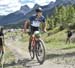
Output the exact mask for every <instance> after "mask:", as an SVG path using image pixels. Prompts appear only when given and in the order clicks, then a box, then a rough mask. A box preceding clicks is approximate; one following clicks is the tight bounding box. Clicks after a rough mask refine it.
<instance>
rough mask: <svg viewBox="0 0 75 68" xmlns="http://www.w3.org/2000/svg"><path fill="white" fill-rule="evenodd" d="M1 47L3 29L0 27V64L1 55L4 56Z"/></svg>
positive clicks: (2, 43)
mask: <svg viewBox="0 0 75 68" xmlns="http://www.w3.org/2000/svg"><path fill="white" fill-rule="evenodd" d="M3 45H4V34H3V27H0V54H1V56H0V62H1V60H2V57H3V54H4V49H3Z"/></svg>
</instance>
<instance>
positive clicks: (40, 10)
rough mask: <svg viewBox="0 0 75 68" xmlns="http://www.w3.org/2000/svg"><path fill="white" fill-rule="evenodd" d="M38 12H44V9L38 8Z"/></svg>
mask: <svg viewBox="0 0 75 68" xmlns="http://www.w3.org/2000/svg"><path fill="white" fill-rule="evenodd" d="M35 11H36V12H42V11H43V10H42V8H40V7H39V8H37V9H36V10H35Z"/></svg>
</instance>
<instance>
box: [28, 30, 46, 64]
mask: <svg viewBox="0 0 75 68" xmlns="http://www.w3.org/2000/svg"><path fill="white" fill-rule="evenodd" d="M40 37H41V36H40V32H39V31H35V32H34V34H33V35H32V37H31V50H30V52H29V53H30V56H31V59H34V58H35V55H36V59H37V61H38V62H39V63H40V64H43V63H44V61H45V44H44V42H43V40H42V39H41V38H40Z"/></svg>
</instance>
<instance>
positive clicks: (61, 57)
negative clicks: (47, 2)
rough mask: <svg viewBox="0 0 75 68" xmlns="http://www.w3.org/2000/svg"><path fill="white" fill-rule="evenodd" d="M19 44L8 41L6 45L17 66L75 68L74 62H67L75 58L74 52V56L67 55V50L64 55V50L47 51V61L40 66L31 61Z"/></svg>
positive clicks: (28, 67) (26, 67)
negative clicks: (68, 59)
mask: <svg viewBox="0 0 75 68" xmlns="http://www.w3.org/2000/svg"><path fill="white" fill-rule="evenodd" d="M12 42H13V43H12ZM18 42H20V41H14V40H7V41H6V45H7V47H8V48H10V50H11V51H12V52H13V54H14V56H15V62H16V64H18V65H22V66H23V67H22V68H75V65H74V62H72V63H69V62H70V61H68V62H67V60H65V58H66V59H67V58H70V59H72V58H74V56H75V53H73V52H72V53H73V54H72V53H67V52H68V51H66V50H65V53H64V50H51V51H49V50H47V53H46V61H45V62H44V64H42V65H40V64H39V63H38V62H37V61H36V59H34V60H32V61H31V60H30V56H29V53H28V51H25V50H23V49H22V46H19V45H21V44H19V43H18ZM25 44H27V43H25ZM25 44H23V45H25ZM26 48H27V46H26ZM69 56H70V57H69ZM72 60H73V59H72ZM65 62H66V63H65ZM18 65H17V66H18ZM12 68H13V66H12Z"/></svg>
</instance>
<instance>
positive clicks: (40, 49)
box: [36, 39, 45, 64]
mask: <svg viewBox="0 0 75 68" xmlns="http://www.w3.org/2000/svg"><path fill="white" fill-rule="evenodd" d="M44 46H45V44H44V42H43V40H41V39H40V40H39V41H38V42H37V45H36V58H37V60H38V62H39V63H40V64H43V62H44V61H45V47H44Z"/></svg>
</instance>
